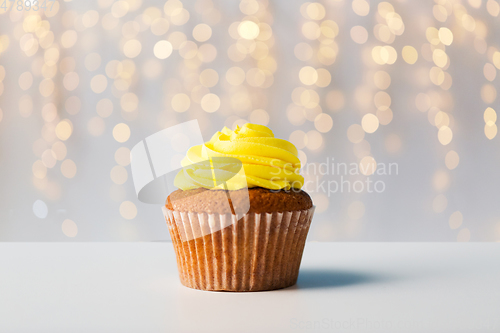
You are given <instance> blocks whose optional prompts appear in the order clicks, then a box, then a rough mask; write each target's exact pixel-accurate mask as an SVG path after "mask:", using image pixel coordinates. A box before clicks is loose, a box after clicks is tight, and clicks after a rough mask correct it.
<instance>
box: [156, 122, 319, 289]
mask: <svg viewBox="0 0 500 333" xmlns="http://www.w3.org/2000/svg"><path fill="white" fill-rule="evenodd" d="M297 155H298V154H297V149H296V148H295V146H294V145H293V144H291V143H290V142H288V141H286V140H281V139H277V138H275V137H274V135H273V132H272V131H271V130H270V129H269V128H267V127H265V126H262V125H255V124H245V125H243V126H242V127H237V128H236V129H235V130H234V131H232V130H230V129H228V128H226V127H225V128H224V129H223V130H222V131H220V132H217V133H216V134H215V135H214V136H213V137H212V138H211V140H210V141H208V142H206V143H205V144H203V145H199V146H193V147H191V148H190V149H189V150H188V152H187V154H186V157H185V158H184V160H183V161H182V165H183V169H182V170H180V171H179V173H178V174H177V175H176V177H175V181H174V184H175V186H176V187H177V188H178V189H177V190H175V191H174V192H172V193H171V194H170V195H169V196H168V198H167V201H166V204H165V207H164V213H165V218H166V220H167V225H168V228H169V232H170V236H171V238H172V243H173V246H174V249H175V254H176V259H177V267H178V270H179V278H180V281H181V283H182V284H183V285H185V286H187V287H190V288H194V289H201V290H212V291H241V292H243V291H262V290H274V289H280V288H286V287H289V286H292V285H294V284H295V283H296V281H297V277H298V274H299V266H300V261H301V258H302V253H303V250H304V245H305V241H306V237H307V232H308V230H309V226H310V224H311V220H312V216H313V212H314V206H313V203H312V201H311V198H310V197H309V195H308V194H307V193H306V192H304V191H302V190H301V187H302V185H303V183H304V179H303V177H302V176H301V175H300V174H299V171H300V161H299V159H298V157H297Z"/></svg>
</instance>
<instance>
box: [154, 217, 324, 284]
mask: <svg viewBox="0 0 500 333" xmlns="http://www.w3.org/2000/svg"><path fill="white" fill-rule="evenodd" d="M163 211H164V214H165V218H166V220H167V225H168V228H169V231H170V236H171V238H172V243H173V245H174V249H175V254H176V257H177V267H178V270H179V278H180V280H181V283H182V284H183V285H185V286H187V287H190V288H194V289H201V290H213V291H216V290H219V291H261V290H273V289H280V288H286V287H289V286H292V285H294V284H295V283H296V282H297V277H298V274H299V267H300V261H301V259H302V252H303V250H304V246H305V242H306V238H307V232H308V231H309V226H310V224H311V220H312V216H313V213H314V207H311V208H310V209H307V210H297V211H290V212H273V213H248V214H245V215H243V216H237V215H233V214H208V213H196V212H179V211H173V210H169V209H167V208H166V207H164V209H163Z"/></svg>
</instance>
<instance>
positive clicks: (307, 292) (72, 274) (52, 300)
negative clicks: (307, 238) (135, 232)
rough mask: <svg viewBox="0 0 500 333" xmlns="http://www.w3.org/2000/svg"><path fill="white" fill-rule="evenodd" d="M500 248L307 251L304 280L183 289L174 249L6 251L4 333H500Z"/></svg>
mask: <svg viewBox="0 0 500 333" xmlns="http://www.w3.org/2000/svg"><path fill="white" fill-rule="evenodd" d="M499 317H500V244H498V243H469V244H463V243H462V244H458V243H307V245H306V249H305V253H304V257H303V261H302V266H301V273H300V276H299V282H298V284H297V285H296V286H294V287H290V288H287V289H283V290H278V291H271V292H257V293H228V292H205V291H198V290H192V289H188V288H186V287H183V286H182V285H181V284H180V282H179V280H178V278H177V267H176V264H175V255H174V251H173V248H172V244H171V243H167V242H165V243H0V332H2V333H4V332H5V333H7V332H51V333H56V332H106V333H107V332H141V333H144V332H168V333H170V332H231V333H237V332H440V333H442V332H500V319H499Z"/></svg>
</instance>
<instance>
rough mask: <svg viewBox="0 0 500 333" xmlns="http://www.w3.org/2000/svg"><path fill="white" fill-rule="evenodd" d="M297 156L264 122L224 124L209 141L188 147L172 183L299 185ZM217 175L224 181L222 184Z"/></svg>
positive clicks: (230, 186)
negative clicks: (261, 123)
mask: <svg viewBox="0 0 500 333" xmlns="http://www.w3.org/2000/svg"><path fill="white" fill-rule="evenodd" d="M297 156H298V153H297V148H295V146H294V145H293V144H291V143H290V142H288V141H286V140H282V139H277V138H275V137H274V134H273V132H272V131H271V130H270V129H269V128H267V127H266V126H262V125H256V124H245V125H243V126H242V127H239V126H237V127H236V129H235V130H234V131H231V130H230V129H229V128H227V127H224V128H223V129H222V131H220V132H217V133H215V134H214V135H213V136H212V138H211V139H210V141H208V142H205V143H204V144H203V145H198V146H193V147H191V148H190V149H189V150H188V152H187V154H186V156H185V157H184V159H183V160H182V166H183V169H182V170H181V171H180V172H179V173H178V174H177V176H176V178H175V181H174V185H175V186H177V187H178V188H180V189H182V190H189V189H193V188H199V187H204V188H211V189H224V188H226V189H229V190H237V189H240V188H243V187H257V186H259V187H265V188H268V189H273V190H277V189H289V188H291V187H294V188H301V187H302V185H303V184H304V177H302V176H301V175H300V174H299V171H300V160H299V158H298V157H297ZM214 161H216V162H214ZM235 161H236V162H237V161H239V162H241V163H235ZM241 165H243V170H244V174H243V173H242V172H241ZM216 179H217V180H218V182H217V181H216ZM221 179H222V180H224V179H225V180H227V182H225V184H223V183H221V182H220V180H221Z"/></svg>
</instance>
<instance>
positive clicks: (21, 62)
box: [0, 0, 500, 241]
mask: <svg viewBox="0 0 500 333" xmlns="http://www.w3.org/2000/svg"><path fill="white" fill-rule="evenodd" d="M0 2H2V4H1V6H0V167H1V171H2V172H1V174H0V184H1V187H0V196H1V201H0V240H1V241H160V240H167V239H169V235H168V230H167V227H166V224H165V221H164V218H163V215H162V211H161V208H160V207H159V206H156V205H148V204H144V203H141V202H139V201H138V200H137V197H136V194H135V190H134V187H133V182H132V179H131V173H130V159H129V153H130V149H131V148H132V147H133V146H134V145H135V144H136V143H137V142H139V141H140V140H142V139H144V138H145V137H146V136H148V135H151V134H153V133H155V132H157V131H159V130H161V129H164V128H166V127H169V126H172V125H175V124H178V123H181V122H184V121H188V120H192V119H198V122H199V124H200V127H201V131H202V134H203V136H204V138H205V140H208V139H209V138H210V137H211V136H212V134H213V133H214V132H216V131H217V130H220V129H221V128H222V127H223V126H228V127H230V128H231V129H233V128H234V127H235V126H236V125H238V124H239V125H241V124H243V123H245V122H252V123H258V124H264V125H267V126H269V127H270V128H271V129H272V130H273V131H274V133H275V136H276V137H279V138H283V139H288V140H290V141H291V142H292V143H294V144H295V145H296V146H297V148H298V149H299V150H300V159H301V161H302V163H303V165H304V175H305V177H306V180H307V181H308V183H307V186H306V190H307V191H308V192H309V193H310V194H311V196H312V198H313V200H314V202H315V205H316V214H315V218H314V220H313V224H312V227H311V231H310V235H309V240H313V241H499V240H500V205H499V204H498V202H499V199H500V195H499V190H498V189H499V188H500V177H499V171H498V170H499V165H500V163H499V162H500V149H499V147H500V141H499V140H500V138H499V137H498V136H497V125H496V120H497V114H496V112H497V111H499V109H500V103H499V99H497V90H498V89H499V83H498V82H499V79H498V78H496V76H497V71H498V70H500V51H499V48H500V43H499V41H500V19H499V13H500V4H499V2H498V1H497V0H468V1H467V0H465V1H458V0H435V1H432V0H422V1H409V0H406V1H404V0H400V1H389V2H382V1H373V0H372V1H368V0H353V1H347V0H325V1H320V2H304V1H296V0H286V1H285V0H274V1H272V0H267V1H266V0H241V1H234V0H233V1H230V0H224V1H223V0H220V1H215V0H214V1H212V0H196V1H195V0H192V1H182V2H181V1H178V0H168V1H166V2H165V1H159V0H157V1H153V0H118V1H114V0H89V1H44V0H40V1H38V2H36V1H33V0H32V1H30V0H28V1H24V2H23V1H15V2H14V1H8V0H6V1H3V0H0ZM186 148H187V147H181V148H180V149H186ZM322 163H323V164H324V165H323V169H322V168H320V165H321V164H322ZM332 163H345V165H348V166H349V168H348V172H347V173H346V172H343V173H342V172H336V171H339V170H337V168H336V166H335V164H334V166H333V167H330V169H329V170H326V169H327V165H330V166H332ZM367 165H377V168H376V169H375V168H365V167H363V166H367ZM389 165H392V166H393V168H392V169H391V170H392V172H389V170H386V171H385V172H384V169H385V168H386V167H388V166H389ZM353 166H359V167H360V168H359V169H360V170H361V171H360V172H358V173H356V172H351V171H352V168H353ZM394 166H396V169H395V168H394ZM321 170H323V171H321ZM342 170H343V169H342ZM367 180H368V181H370V182H373V183H375V182H378V183H377V184H378V190H376V191H374V190H373V189H372V190H371V191H370V190H369V189H368V188H367V187H364V188H362V189H361V188H360V187H359V186H358V187H356V186H354V188H351V189H349V190H346V189H344V190H342V191H341V190H337V191H328V188H327V185H325V184H328V182H330V184H332V185H334V184H335V183H336V184H338V185H339V184H341V182H343V181H344V182H351V184H352V185H354V183H355V182H356V181H358V183H357V184H358V185H359V184H366V183H365V182H366V181H367ZM322 184H323V185H322ZM382 185H383V187H382ZM376 189H377V188H376Z"/></svg>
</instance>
